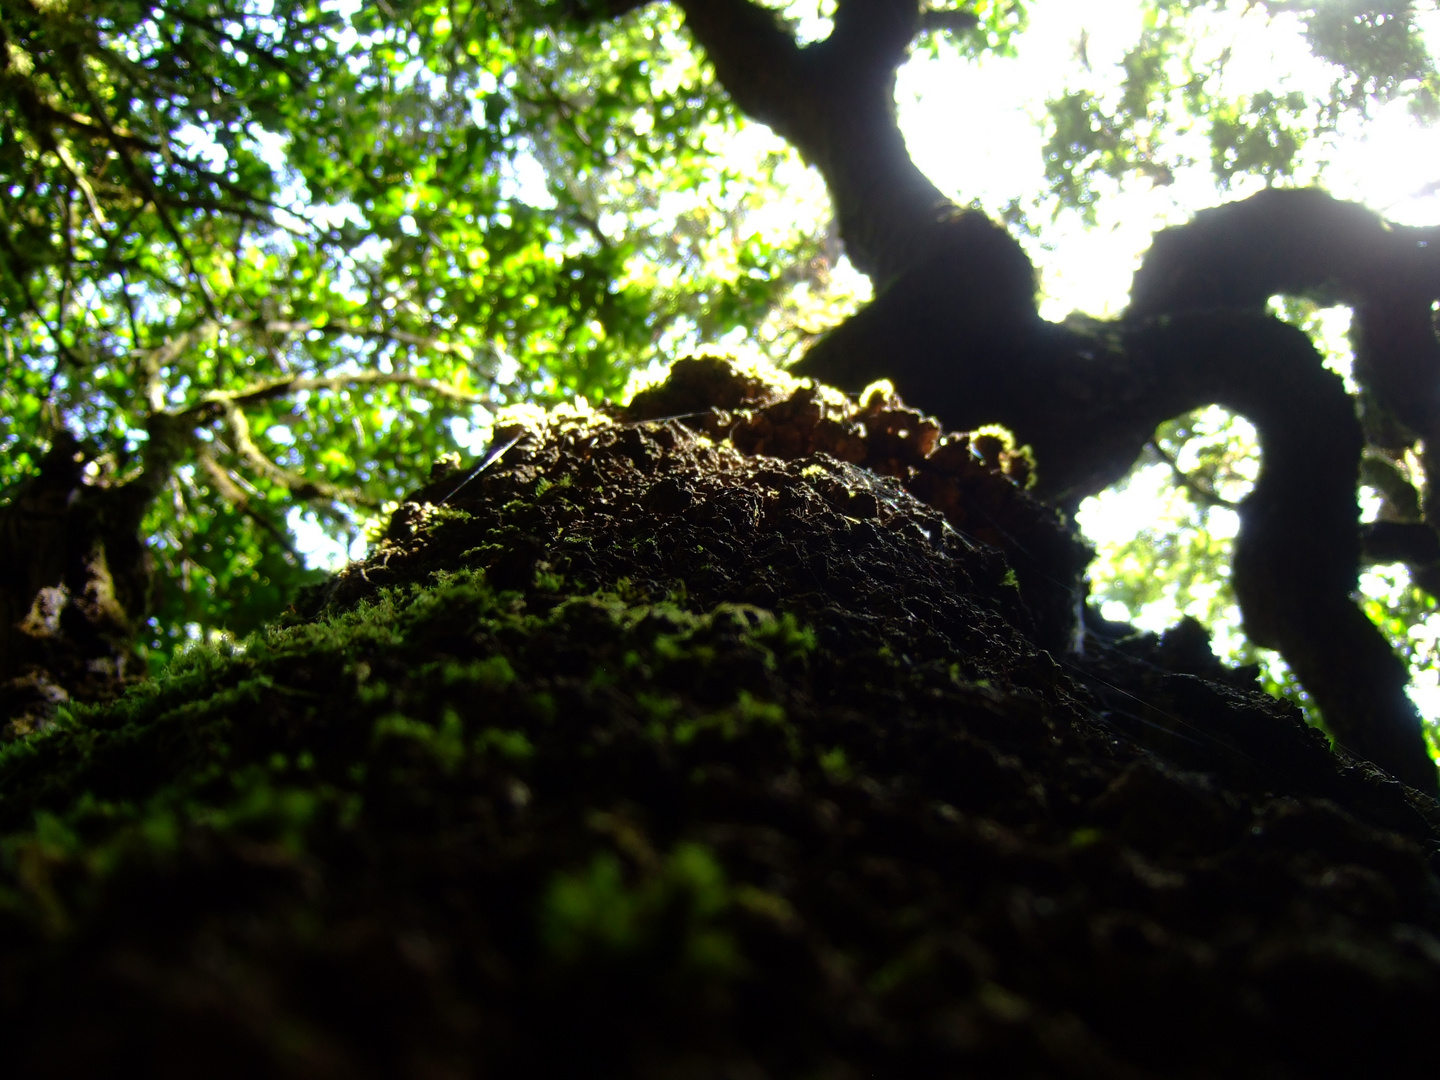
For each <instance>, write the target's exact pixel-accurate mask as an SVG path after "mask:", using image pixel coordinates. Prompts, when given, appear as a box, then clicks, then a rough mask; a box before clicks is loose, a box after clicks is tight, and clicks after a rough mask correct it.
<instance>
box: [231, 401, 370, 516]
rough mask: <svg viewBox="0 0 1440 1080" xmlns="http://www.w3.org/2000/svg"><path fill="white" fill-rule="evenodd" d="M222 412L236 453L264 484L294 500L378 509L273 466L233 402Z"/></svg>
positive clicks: (350, 491)
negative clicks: (265, 480)
mask: <svg viewBox="0 0 1440 1080" xmlns="http://www.w3.org/2000/svg"><path fill="white" fill-rule="evenodd" d="M224 412H225V419H226V421H227V423H228V426H229V428H230V435H231V438H232V439H233V440H234V442H235V450H236V452H237V453H239V455H240V456H241V457H242V458H244V459H245V460H246V461H248V462H249V463H250V465H251V467H252V468H254V470H255V471H256V472H257V473H259V474H260V475H261V476H263V477H265V478H266V479H267V480H270V481H272V482H274V483H276V484H279V485H280V486H281V487H283V488H285V489H286V490H288V491H289V492H290V494H292V495H294V496H295V497H296V498H297V499H306V500H315V499H325V500H328V501H330V502H346V503H351V504H353V505H356V506H368V507H371V508H372V509H378V508H379V506H380V503H379V501H378V500H376V499H372V498H370V496H368V495H366V494H365V493H364V492H361V491H356V490H355V489H354V488H347V487H342V486H340V485H339V484H332V483H330V482H329V481H326V480H315V479H311V478H310V477H307V476H304V475H302V474H300V473H297V472H292V471H291V470H289V469H285V468H281V467H280V466H279V465H276V464H275V463H274V462H273V461H271V460H270V459H269V458H268V457H266V456H265V454H264V453H262V452H261V450H260V448H259V447H258V446H256V445H255V440H254V439H253V438H252V437H251V435H250V421H249V420H247V419H246V418H245V413H244V412H243V411H241V409H240V408H239V406H238V405H236V404H235V403H234V402H233V401H227V402H225V403H224Z"/></svg>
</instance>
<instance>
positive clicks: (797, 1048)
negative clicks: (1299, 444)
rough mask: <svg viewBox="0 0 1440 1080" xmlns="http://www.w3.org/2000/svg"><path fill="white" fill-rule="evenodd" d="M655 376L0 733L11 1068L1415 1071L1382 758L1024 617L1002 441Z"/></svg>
mask: <svg viewBox="0 0 1440 1080" xmlns="http://www.w3.org/2000/svg"><path fill="white" fill-rule="evenodd" d="M727 372H728V374H727ZM677 379H678V380H679V381H678V382H676V383H674V384H673V385H671V386H670V387H669V389H667V388H666V387H661V388H660V389H659V390H657V391H655V392H653V393H652V395H651V397H649V398H647V399H646V400H645V401H642V402H641V404H640V406H639V407H638V412H635V413H629V414H619V415H614V416H607V415H589V416H587V415H583V414H572V415H570V416H569V417H568V418H556V419H554V420H552V421H551V422H549V423H548V424H546V425H543V426H541V427H537V428H536V429H534V430H533V431H531V432H529V433H523V432H522V433H519V434H518V435H517V434H516V433H511V435H506V436H505V439H506V440H507V441H508V440H509V439H510V438H512V437H514V438H515V441H514V442H513V444H512V445H511V448H510V449H509V450H508V451H507V452H506V453H505V454H504V455H503V456H502V457H500V458H499V459H498V460H497V461H496V462H494V463H493V464H492V465H491V467H490V468H488V469H486V470H484V471H483V472H479V473H475V474H474V475H473V476H471V478H470V479H469V480H468V481H467V482H466V483H465V484H464V486H463V487H461V488H459V489H458V490H457V487H456V484H457V482H458V481H457V479H456V477H455V476H454V475H451V476H449V477H446V478H444V479H443V480H442V481H438V482H437V485H436V488H435V490H434V491H427V492H421V493H418V494H417V497H416V499H415V500H414V501H412V502H411V503H408V504H407V505H406V506H405V507H402V509H401V511H400V512H398V513H397V515H396V517H395V521H394V523H393V525H392V528H391V531H390V534H389V538H388V539H387V541H386V542H385V543H384V544H383V545H381V547H380V548H379V549H378V550H377V551H376V553H375V554H374V555H373V556H372V557H371V558H370V559H369V560H367V561H366V562H365V563H364V564H361V565H358V566H355V567H352V568H351V569H350V570H349V571H347V572H346V573H345V574H343V575H341V576H340V577H339V578H338V579H337V580H336V581H334V582H333V583H332V584H331V585H330V586H329V588H328V589H327V590H326V591H325V592H323V593H317V594H315V595H313V596H311V597H310V598H309V599H308V601H307V603H306V604H304V605H302V607H301V610H299V611H297V612H296V614H295V616H294V617H293V618H292V619H291V620H290V621H289V623H288V624H287V625H284V626H280V627H275V628H272V629H270V630H269V631H267V632H265V633H263V634H260V635H257V636H255V637H252V638H251V639H249V640H248V641H246V642H245V643H244V644H243V646H242V647H240V648H234V649H230V650H213V649H197V650H195V651H194V652H192V653H190V654H189V655H188V656H187V657H186V658H185V659H184V660H183V661H182V662H180V663H178V664H177V665H175V667H174V668H173V669H172V671H171V672H170V673H169V674H168V675H167V676H165V677H164V678H162V679H158V680H156V681H155V682H154V683H151V684H149V685H147V686H143V687H140V688H137V689H136V690H134V691H132V692H131V693H129V694H128V695H127V696H126V697H124V698H123V699H121V700H120V701H118V702H116V703H114V704H112V705H110V706H107V707H105V708H94V709H76V710H73V711H72V712H70V713H69V714H66V715H65V716H63V717H62V719H61V721H60V722H59V723H58V724H57V725H56V726H55V727H54V728H53V729H52V730H50V731H48V732H45V733H43V734H41V735H38V736H32V737H29V738H26V739H22V740H20V741H18V742H15V743H13V744H11V745H8V746H6V747H5V748H3V749H0V1036H3V1041H0V1046H3V1047H4V1049H3V1050H0V1056H3V1057H4V1059H5V1061H6V1063H7V1066H9V1068H10V1069H11V1071H12V1072H14V1073H16V1074H25V1073H28V1074H31V1075H44V1076H47V1077H49V1076H65V1075H75V1076H94V1075H98V1074H104V1073H106V1072H107V1071H113V1069H114V1068H115V1066H114V1064H113V1063H115V1062H119V1061H124V1062H125V1067H126V1069H127V1070H132V1071H134V1070H139V1071H146V1072H149V1073H150V1074H152V1075H156V1076H171V1075H173V1076H180V1075H185V1076H197V1075H204V1076H209V1075H222V1076H223V1075H236V1076H251V1075H265V1076H292V1075H293V1076H305V1077H313V1076H344V1077H350V1076H354V1077H368V1076H417V1077H418V1076H448V1075H456V1076H460V1075H465V1076H471V1075H505V1076H510V1075H523V1074H533V1075H587V1076H626V1077H634V1076H640V1077H673V1076H684V1077H710V1076H714V1077H728V1076H747V1077H749V1076H756V1077H759V1076H786V1077H789V1076H795V1077H809V1076H816V1077H836V1078H840V1077H862V1076H884V1077H906V1078H909V1077H923V1076H936V1077H940V1076H946V1077H949V1076H956V1075H976V1076H988V1075H996V1076H1001V1075H1003V1076H1069V1075H1079V1076H1097V1077H1112V1076H1113V1077H1132V1076H1150V1075H1158V1076H1177V1077H1180V1076H1184V1077H1205V1076H1217V1075H1225V1076H1255V1077H1262V1076H1263V1077H1275V1076H1287V1075H1303V1076H1324V1075H1336V1076H1338V1075H1354V1074H1356V1073H1358V1072H1364V1073H1368V1074H1371V1075H1387V1076H1406V1075H1415V1076H1419V1075H1422V1070H1421V1069H1420V1068H1419V1067H1415V1068H1414V1069H1412V1071H1410V1072H1407V1071H1406V1070H1407V1069H1409V1068H1411V1064H1410V1063H1413V1062H1420V1061H1423V1060H1424V1056H1425V1053H1426V1052H1428V1044H1427V1043H1426V1042H1425V1040H1426V1039H1427V1038H1428V1034H1427V1030H1426V1027H1425V1024H1426V1022H1427V1020H1428V1018H1429V1017H1431V1016H1433V1015H1434V1012H1435V1010H1436V1008H1437V1007H1440V888H1437V885H1436V879H1435V876H1434V872H1433V864H1432V853H1433V852H1434V851H1435V850H1436V847H1437V842H1440V831H1437V830H1436V829H1435V828H1434V825H1433V822H1434V821H1435V820H1436V818H1435V810H1434V806H1433V803H1429V802H1427V801H1426V800H1424V799H1423V798H1421V797H1419V796H1416V795H1414V794H1413V793H1408V792H1406V791H1404V790H1402V789H1400V788H1399V787H1398V785H1394V784H1393V783H1387V781H1386V780H1385V778H1384V777H1383V776H1381V775H1379V774H1378V773H1376V772H1374V771H1373V770H1370V769H1367V768H1366V767H1364V766H1362V765H1360V764H1358V763H1356V762H1354V761H1352V760H1350V759H1346V758H1343V757H1337V756H1336V755H1334V754H1332V753H1331V752H1330V750H1329V749H1328V748H1327V747H1326V746H1325V745H1324V744H1323V741H1318V737H1317V736H1315V735H1314V734H1313V732H1310V731H1309V729H1307V728H1306V727H1305V726H1304V724H1303V723H1302V722H1301V721H1300V719H1299V718H1298V717H1297V716H1296V715H1295V714H1294V713H1293V711H1289V710H1287V709H1286V708H1284V707H1282V706H1280V705H1278V704H1276V703H1274V702H1271V701H1269V700H1268V699H1265V698H1263V697H1260V696H1257V695H1254V694H1251V693H1248V692H1247V691H1246V690H1245V689H1244V687H1245V686H1246V680H1245V679H1244V678H1243V677H1240V676H1236V675H1235V674H1234V673H1226V672H1225V671H1224V670H1223V669H1219V668H1218V667H1216V666H1215V665H1214V663H1213V657H1209V654H1208V649H1201V648H1200V646H1199V644H1197V643H1195V642H1190V643H1189V644H1188V645H1186V647H1185V648H1184V649H1181V648H1180V647H1179V645H1177V644H1176V642H1173V641H1172V642H1171V645H1170V646H1169V647H1168V648H1169V651H1168V652H1167V651H1166V647H1165V646H1164V643H1156V642H1150V643H1149V644H1147V643H1145V642H1143V641H1135V642H1130V643H1128V644H1127V645H1126V646H1125V647H1124V648H1114V647H1108V646H1107V648H1106V649H1105V650H1101V651H1097V649H1098V645H1097V644H1096V643H1094V642H1091V647H1090V651H1089V653H1087V654H1085V655H1078V654H1074V653H1069V652H1065V651H1062V649H1061V648H1059V647H1058V646H1053V645H1052V646H1050V647H1048V648H1042V647H1041V645H1040V642H1041V641H1052V642H1053V641H1054V640H1061V641H1067V640H1070V638H1071V637H1072V636H1073V634H1074V630H1075V628H1074V627H1073V626H1070V625H1068V624H1067V623H1066V622H1065V620H1064V618H1063V617H1062V615H1061V614H1060V609H1059V606H1058V605H1056V604H1054V603H1052V601H1053V600H1054V598H1055V596H1056V595H1058V593H1057V592H1056V590H1057V589H1058V588H1059V587H1060V585H1062V584H1063V585H1064V588H1065V589H1066V590H1068V589H1069V588H1071V587H1072V586H1073V583H1074V570H1073V567H1074V559H1073V555H1074V547H1073V540H1072V539H1070V538H1068V535H1067V534H1066V532H1065V530H1064V528H1063V527H1062V526H1061V525H1060V524H1059V523H1058V522H1056V521H1055V520H1054V519H1053V517H1049V518H1047V517H1045V516H1044V514H1043V512H1042V511H1041V510H1040V509H1039V508H1037V507H1035V506H1032V505H1031V504H1029V503H1028V502H1027V501H1026V496H1024V493H1023V491H1022V490H1021V488H1020V487H1019V485H1018V484H1017V483H1014V482H1012V481H1013V480H1019V479H1022V478H1023V477H1022V476H1021V475H1019V474H1020V473H1022V472H1023V469H1022V468H1021V467H1020V466H1018V465H1017V466H1013V467H1008V466H1007V465H1006V461H1007V460H1008V459H1006V458H1004V456H1003V455H1004V454H1008V453H1011V451H1010V450H1008V449H1006V448H1005V447H1004V445H1003V444H1002V445H1000V446H998V447H991V448H990V449H991V450H992V456H991V459H989V460H987V459H986V458H984V456H983V455H982V453H981V450H980V449H979V448H977V449H975V450H974V452H973V454H972V452H971V448H970V444H968V443H966V444H964V448H965V454H966V455H967V456H964V457H961V456H960V455H959V451H956V450H945V447H953V446H961V445H962V444H961V442H960V440H959V439H958V438H956V439H946V438H945V437H944V436H943V435H942V434H941V433H939V432H938V429H936V430H935V431H934V432H933V437H932V435H927V434H925V433H924V432H925V431H926V430H928V429H927V428H925V426H924V424H923V423H922V422H921V419H917V418H915V415H914V414H911V413H907V412H905V410H904V409H903V406H902V405H900V404H899V403H898V402H895V401H893V399H887V398H884V395H883V393H882V395H881V398H879V399H877V400H878V401H879V402H880V404H881V405H883V406H884V408H883V409H880V408H879V407H878V406H876V407H875V408H872V405H874V402H861V403H850V404H848V405H846V404H842V403H841V402H839V401H838V400H836V399H833V398H830V397H827V396H826V395H825V394H824V393H822V392H818V391H808V390H805V389H804V388H799V389H797V388H795V387H786V386H778V385H771V384H767V383H766V382H765V381H764V380H763V379H759V378H757V377H756V376H754V374H753V373H748V374H747V373H739V374H737V373H734V372H733V371H731V369H729V368H727V367H725V366H723V365H718V366H717V365H716V364H714V363H708V364H706V363H702V364H700V365H699V366H698V367H691V368H687V369H682V370H681V374H680V375H678V376H677ZM685 380H689V381H688V382H686V381H685ZM707 380H708V382H707ZM727 380H728V381H727ZM706 386H710V387H711V388H712V391H713V394H719V393H721V392H722V391H723V395H728V396H722V397H720V398H715V400H717V401H721V402H723V404H714V405H707V404H706V401H707V400H710V399H709V398H707V397H706V394H707V393H711V392H712V391H705V390H704V387H706ZM717 386H718V387H719V388H720V390H718V391H717V390H714V387H717ZM696 387H699V388H700V389H696ZM737 387H738V388H737ZM667 393H672V394H677V395H679V398H680V400H679V401H678V402H677V401H672V400H670V399H667V398H666V396H665V395H666V394H667ZM713 394H712V396H713ZM806 395H809V396H806ZM682 406H683V407H682ZM661 409H665V410H668V411H665V412H660V411H657V410H661ZM867 409H871V413H870V414H867V413H866V410H867ZM847 410H848V411H847ZM882 411H886V412H888V414H889V417H888V419H884V420H883V421H878V420H877V421H876V423H875V425H874V427H873V429H871V428H868V427H867V426H866V423H865V420H864V418H865V416H866V415H871V416H878V415H879V413H880V412H882ZM679 412H686V413H688V414H690V415H688V416H687V419H686V420H685V421H684V422H681V421H679V420H656V419H649V416H650V415H651V414H653V415H655V416H662V415H663V416H669V415H672V414H674V413H679ZM902 419H903V425H908V426H903V425H902ZM822 421H823V422H825V423H822ZM825 424H832V425H833V426H831V427H826V426H825ZM766 425H768V427H767V426H766ZM902 430H903V431H905V432H908V433H909V434H906V435H903V436H902V435H900V434H898V432H900V431H902ZM757 432H760V433H763V435H764V438H765V439H768V440H770V442H768V443H767V444H766V445H767V446H769V448H770V449H771V450H775V451H777V452H780V451H783V452H784V453H785V454H787V455H790V456H772V455H769V454H754V453H746V452H743V451H742V450H741V449H739V448H738V446H737V444H744V443H746V441H747V440H748V439H752V437H753V438H754V439H756V440H758V439H759V438H760V435H758V434H756V433H757ZM917 432H918V433H919V434H918V435H917V434H916V433H917ZM747 433H748V434H747ZM842 436H843V438H842ZM826 440H830V441H829V442H826ZM845 440H851V441H849V442H847V441H845ZM819 444H824V445H829V446H831V448H832V450H834V449H837V448H838V449H845V448H846V447H848V450H846V453H848V454H849V457H850V458H851V459H853V460H845V459H842V458H841V457H840V456H837V454H836V453H833V452H831V451H829V450H825V449H823V446H820V445H819ZM987 445H988V444H987ZM877 448H878V449H877ZM942 450H944V451H945V453H947V454H949V455H951V456H952V457H954V458H955V460H956V462H958V464H954V467H953V468H952V469H951V471H949V472H942V471H940V469H939V468H938V467H935V468H929V467H927V466H926V464H925V463H926V462H927V461H928V460H929V458H930V457H933V456H934V455H936V454H938V453H940V452H941V451H942ZM872 451H873V454H872ZM874 454H880V455H882V456H881V457H879V458H877V459H876V460H877V461H881V462H890V463H892V464H891V465H886V466H885V467H884V469H882V471H885V470H888V474H887V475H886V476H881V475H879V474H877V472H876V471H874V470H873V469H870V468H862V467H861V466H860V465H857V464H856V462H857V461H864V462H869V463H871V464H874V462H871V457H872V456H873V455H874ZM907 454H908V455H910V457H908V458H907V457H905V455H907ZM1007 468H1009V472H1007ZM927 469H928V471H927ZM1011 472H1014V473H1016V475H1014V476H1011V475H1010V473H1011ZM925 476H931V477H936V478H939V479H936V480H934V485H935V486H934V490H935V491H937V492H939V494H938V495H936V497H935V499H934V501H933V502H932V503H925V502H922V501H919V500H918V499H917V498H916V497H915V492H917V491H923V490H924V489H925V485H926V484H927V483H931V481H924V480H923V478H924V477H925ZM942 481H943V483H942ZM442 488H443V490H441V489H442ZM452 494H453V497H451V495H452ZM982 510H983V513H982ZM1002 514H1003V515H1005V516H1001V515H1002ZM966 515H968V517H967V516H966ZM985 520H988V521H990V522H991V523H992V524H991V526H990V527H991V528H992V529H1001V531H1002V532H1003V534H1004V538H1006V539H1005V542H1006V543H1008V544H1009V545H1010V546H1011V547H1012V548H1015V547H1017V545H1018V546H1019V547H1024V548H1026V549H1027V550H1028V551H1029V552H1030V558H1031V562H1030V563H1029V564H1028V569H1027V566H1026V565H1022V564H1021V563H1020V561H1019V560H1018V559H1017V560H1015V561H1013V562H1012V561H1011V560H1009V559H1007V557H1006V556H1005V554H1004V552H1003V551H1002V550H1001V548H1000V547H997V546H995V545H992V544H990V543H987V542H985V540H984V538H983V537H982V536H980V535H979V530H980V526H979V525H976V524H974V523H975V522H977V521H985ZM957 521H958V522H959V524H958V525H957ZM967 521H968V522H970V523H971V524H972V525H974V528H973V529H969V528H967V527H966V522H967ZM1027 521H1028V522H1029V524H1028V525H1026V524H1025V522H1027ZM995 523H1003V525H1002V524H995ZM996 535H997V536H998V535H999V534H996ZM1037 552H1039V553H1044V552H1049V554H1048V555H1044V556H1043V557H1041V555H1038V554H1036V553H1037ZM1066 567H1070V569H1069V570H1067V569H1066ZM1027 574H1028V576H1029V578H1030V581H1031V582H1032V584H1030V585H1027V584H1026V582H1027ZM1037 574H1041V575H1042V576H1044V577H1047V578H1048V581H1049V584H1039V585H1037V584H1033V582H1035V580H1036V575H1037ZM1067 574H1068V575H1069V577H1067V576H1066V575H1067ZM1066 582H1068V584H1066ZM1017 585H1018V587H1017ZM1067 595H1068V593H1067ZM1207 657H1208V660H1207ZM1162 660H1163V661H1165V662H1166V663H1167V664H1168V665H1169V666H1168V667H1162V666H1159V664H1160V661H1162ZM1423 1072H1424V1074H1426V1075H1428V1072H1429V1070H1428V1069H1426V1070H1423Z"/></svg>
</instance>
